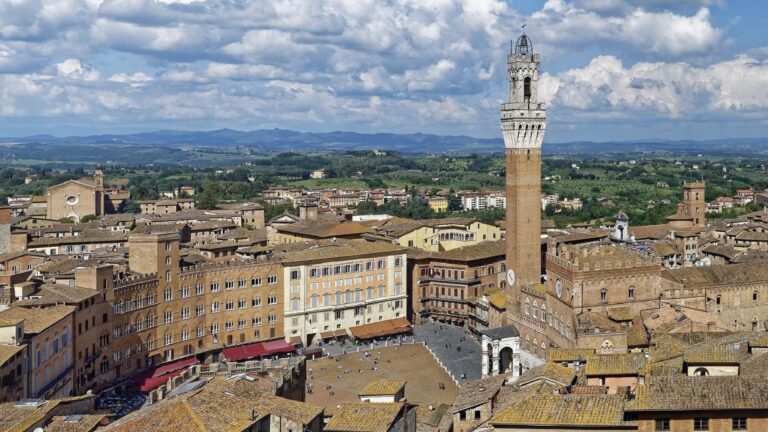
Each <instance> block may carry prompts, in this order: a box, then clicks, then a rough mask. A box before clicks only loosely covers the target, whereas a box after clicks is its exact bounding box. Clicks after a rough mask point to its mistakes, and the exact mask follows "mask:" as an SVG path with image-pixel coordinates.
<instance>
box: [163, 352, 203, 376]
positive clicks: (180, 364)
mask: <svg viewBox="0 0 768 432" xmlns="http://www.w3.org/2000/svg"><path fill="white" fill-rule="evenodd" d="M197 363H199V362H198V361H197V359H196V358H194V357H192V358H187V359H184V360H179V361H177V362H173V363H168V364H164V365H162V366H160V367H158V368H157V369H155V371H154V372H152V377H159V376H163V375H166V374H169V373H171V372H176V371H178V370H181V369H186V368H187V367H189V366H192V365H194V364H197Z"/></svg>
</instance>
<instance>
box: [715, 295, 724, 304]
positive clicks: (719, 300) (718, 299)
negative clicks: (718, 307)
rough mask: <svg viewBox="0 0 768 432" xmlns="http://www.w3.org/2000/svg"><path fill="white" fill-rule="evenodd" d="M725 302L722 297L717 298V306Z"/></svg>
mask: <svg viewBox="0 0 768 432" xmlns="http://www.w3.org/2000/svg"><path fill="white" fill-rule="evenodd" d="M722 301H723V298H722V297H721V296H717V297H715V304H720V303H721V302H722Z"/></svg>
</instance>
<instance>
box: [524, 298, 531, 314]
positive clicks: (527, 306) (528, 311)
mask: <svg viewBox="0 0 768 432" xmlns="http://www.w3.org/2000/svg"><path fill="white" fill-rule="evenodd" d="M525 314H526V315H530V314H531V301H530V300H529V299H528V297H526V298H525Z"/></svg>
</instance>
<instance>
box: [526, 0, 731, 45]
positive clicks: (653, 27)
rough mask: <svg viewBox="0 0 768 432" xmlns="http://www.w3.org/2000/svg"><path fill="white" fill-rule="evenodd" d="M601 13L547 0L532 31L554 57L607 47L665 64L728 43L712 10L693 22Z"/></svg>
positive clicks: (665, 14)
mask: <svg viewBox="0 0 768 432" xmlns="http://www.w3.org/2000/svg"><path fill="white" fill-rule="evenodd" d="M605 3H606V4H612V3H622V4H623V3H624V2H605ZM601 12H602V10H601V9H600V8H592V9H583V8H580V7H579V6H578V4H577V3H570V2H566V1H565V0H548V1H547V2H546V3H545V4H544V7H543V8H542V10H541V11H538V12H536V13H534V14H533V15H532V17H531V18H532V19H531V21H532V22H531V26H532V27H534V28H536V29H540V32H539V33H538V35H539V36H540V41H541V42H543V43H544V44H545V47H546V50H550V49H551V50H553V51H555V52H557V51H563V50H567V49H586V48H590V47H599V46H601V45H602V46H606V47H611V46H613V47H617V46H620V47H621V48H622V49H623V50H626V49H627V48H631V49H632V50H633V51H635V52H637V53H638V54H641V55H650V56H658V57H660V58H661V57H683V56H689V55H701V54H705V53H707V52H708V51H709V50H711V49H713V48H714V47H716V46H721V45H722V42H723V31H722V30H721V29H718V28H717V27H715V26H714V24H713V23H712V22H711V14H710V12H709V9H707V8H701V9H699V10H698V11H697V12H696V13H695V14H693V15H690V16H689V15H683V14H678V13H675V12H670V11H650V10H646V9H642V8H631V9H630V10H628V11H627V12H626V13H623V14H620V15H611V14H608V15H602V14H601Z"/></svg>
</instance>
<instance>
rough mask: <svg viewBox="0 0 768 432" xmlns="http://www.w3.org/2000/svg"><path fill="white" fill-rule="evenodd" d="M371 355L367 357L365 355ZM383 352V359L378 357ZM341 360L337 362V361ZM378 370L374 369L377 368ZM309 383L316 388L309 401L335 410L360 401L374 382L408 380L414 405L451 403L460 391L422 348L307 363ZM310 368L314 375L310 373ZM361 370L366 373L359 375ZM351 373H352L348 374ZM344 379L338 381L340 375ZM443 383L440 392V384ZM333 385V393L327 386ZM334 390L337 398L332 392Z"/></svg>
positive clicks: (407, 390) (407, 394) (391, 349)
mask: <svg viewBox="0 0 768 432" xmlns="http://www.w3.org/2000/svg"><path fill="white" fill-rule="evenodd" d="M366 351H368V352H370V353H371V356H370V357H365V355H364V353H365V352H366ZM378 353H381V356H380V357H379V356H378ZM337 359H338V361H337ZM374 360H376V361H377V364H376V366H375V367H377V368H378V370H376V371H373V370H371V369H372V368H373V367H374ZM307 368H308V371H307V382H308V383H311V384H312V386H313V390H314V391H313V394H307V402H309V403H312V404H315V405H319V406H325V407H335V406H336V405H338V404H340V403H343V402H357V401H358V397H357V394H358V392H359V391H360V390H362V389H363V387H365V386H366V385H367V384H368V383H369V382H371V381H372V380H374V379H379V378H386V379H405V380H406V381H407V382H408V383H407V384H406V386H405V397H406V398H407V399H408V401H409V402H411V403H418V404H425V405H428V404H436V403H441V402H442V403H449V404H450V403H452V402H453V399H454V398H455V397H456V393H457V391H458V388H457V387H456V384H455V383H454V382H453V380H452V379H451V378H450V377H449V376H448V374H447V373H446V372H445V370H443V368H442V367H440V365H439V364H438V363H437V361H435V359H434V357H432V355H431V354H430V353H429V351H427V349H426V348H424V346H423V345H420V344H416V345H403V346H401V347H399V348H398V349H396V348H395V347H387V348H375V349H373V350H365V351H364V350H361V351H360V352H354V353H348V354H344V355H341V356H336V357H334V358H322V359H317V360H310V361H308V362H307ZM309 369H311V370H312V372H309ZM360 370H362V371H363V372H362V373H360ZM345 371H349V372H345ZM339 375H341V376H342V378H341V379H339V378H338V376H339ZM440 382H442V383H444V384H445V389H444V390H441V389H440V388H439V387H438V383H440ZM327 385H330V386H332V387H331V389H330V390H327V389H326V386H327ZM331 391H333V393H334V395H331V394H330V392H331Z"/></svg>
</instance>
